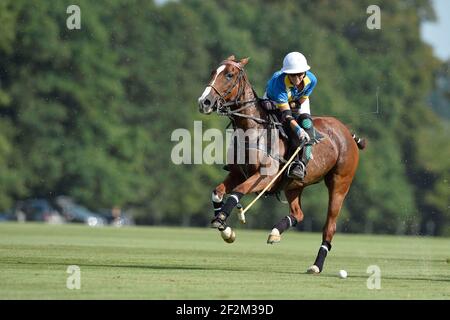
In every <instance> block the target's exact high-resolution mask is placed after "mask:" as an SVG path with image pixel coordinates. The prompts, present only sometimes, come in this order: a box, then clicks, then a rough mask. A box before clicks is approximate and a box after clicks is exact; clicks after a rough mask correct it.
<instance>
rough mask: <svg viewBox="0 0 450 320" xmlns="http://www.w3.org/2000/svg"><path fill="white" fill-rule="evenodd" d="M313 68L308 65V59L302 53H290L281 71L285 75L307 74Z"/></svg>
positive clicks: (285, 58)
mask: <svg viewBox="0 0 450 320" xmlns="http://www.w3.org/2000/svg"><path fill="white" fill-rule="evenodd" d="M309 69H311V67H310V66H309V65H308V62H307V61H306V58H305V56H304V55H302V54H301V53H300V52H290V53H288V54H287V55H286V57H284V59H283V68H282V69H281V71H282V72H284V73H293V74H295V73H301V72H306V71H308V70H309Z"/></svg>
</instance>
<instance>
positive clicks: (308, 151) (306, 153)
mask: <svg viewBox="0 0 450 320" xmlns="http://www.w3.org/2000/svg"><path fill="white" fill-rule="evenodd" d="M297 119H298V123H299V125H300V126H301V127H302V128H303V129H305V131H306V133H307V134H308V135H309V137H310V139H311V140H310V141H313V140H314V138H315V136H316V134H315V130H314V123H313V120H312V117H311V112H310V108H309V99H306V101H305V102H303V103H302V105H301V107H300V115H299V116H298V117H297ZM311 158H312V143H306V145H305V146H304V147H303V152H302V156H301V161H302V163H303V164H304V168H303V169H304V170H305V172H304V174H305V175H306V166H307V165H308V162H309V160H311Z"/></svg>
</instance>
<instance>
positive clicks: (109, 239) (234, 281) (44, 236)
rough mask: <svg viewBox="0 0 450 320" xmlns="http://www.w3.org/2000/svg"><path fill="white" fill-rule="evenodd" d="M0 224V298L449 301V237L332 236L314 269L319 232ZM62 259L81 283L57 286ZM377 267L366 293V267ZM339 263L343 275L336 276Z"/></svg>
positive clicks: (64, 278)
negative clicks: (273, 240)
mask: <svg viewBox="0 0 450 320" xmlns="http://www.w3.org/2000/svg"><path fill="white" fill-rule="evenodd" d="M236 233H237V239H236V242H235V243H234V244H226V243H225V242H223V240H222V239H221V238H220V236H219V233H218V232H217V231H215V230H212V229H208V228H204V229H198V228H196V229H194V228H190V229H186V228H184V229H183V228H160V227H129V228H113V227H104V228H89V227H86V226H81V225H59V226H54V225H40V224H10V223H2V224H0V299H207V300H211V299H287V300H291V299H295V300H303V299H450V239H448V238H422V237H397V236H372V235H343V234H337V235H336V236H335V239H334V241H333V249H332V251H331V252H330V254H329V256H328V258H327V261H326V262H325V270H324V272H323V273H322V274H320V275H318V276H317V275H309V274H306V273H305V271H306V269H307V267H308V266H309V265H311V264H312V262H313V261H314V259H315V256H316V253H317V250H318V248H319V245H320V243H321V235H320V234H313V233H300V232H295V231H292V230H291V231H288V232H287V233H285V234H284V235H283V239H282V241H281V242H280V243H279V244H277V245H267V244H266V239H267V232H265V231H248V230H243V229H240V230H237V231H236ZM69 265H77V266H79V267H80V271H81V288H80V289H79V290H76V289H74V290H69V289H67V287H66V281H67V278H68V277H69V276H70V274H68V273H67V272H66V271H67V268H68V266H69ZM370 265H377V266H379V267H380V269H381V289H379V290H376V289H374V290H369V289H368V288H367V285H366V283H367V279H368V277H369V276H370V274H368V273H366V270H367V267H368V266H370ZM340 269H345V270H347V272H348V275H349V276H348V278H347V279H340V278H338V277H337V273H338V271H339V270H340Z"/></svg>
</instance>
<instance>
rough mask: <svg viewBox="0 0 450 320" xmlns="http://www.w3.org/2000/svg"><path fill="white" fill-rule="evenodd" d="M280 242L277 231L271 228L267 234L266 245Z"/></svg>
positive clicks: (279, 235)
mask: <svg viewBox="0 0 450 320" xmlns="http://www.w3.org/2000/svg"><path fill="white" fill-rule="evenodd" d="M280 241H281V234H280V231H278V229H276V228H273V229H272V231H271V232H270V233H269V238H267V243H268V244H274V243H278V242H280Z"/></svg>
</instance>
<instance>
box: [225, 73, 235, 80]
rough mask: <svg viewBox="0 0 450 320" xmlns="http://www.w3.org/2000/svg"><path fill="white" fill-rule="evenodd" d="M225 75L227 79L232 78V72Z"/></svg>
mask: <svg viewBox="0 0 450 320" xmlns="http://www.w3.org/2000/svg"><path fill="white" fill-rule="evenodd" d="M225 77H226V78H227V79H228V80H230V79H231V78H233V74H232V73H231V72H230V73H227V74H226V75H225Z"/></svg>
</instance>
